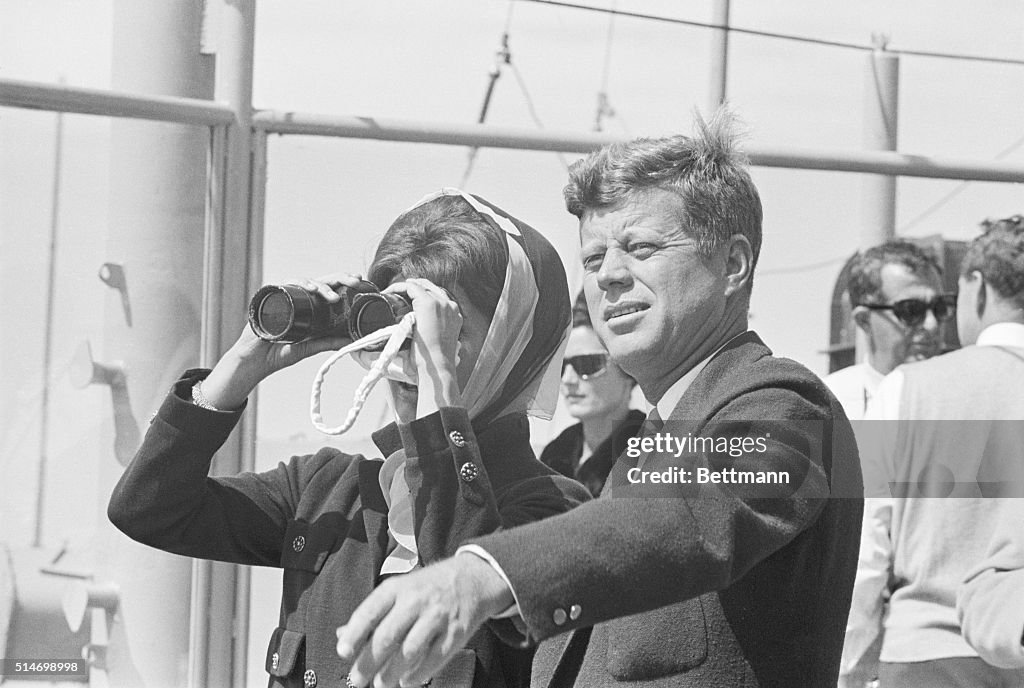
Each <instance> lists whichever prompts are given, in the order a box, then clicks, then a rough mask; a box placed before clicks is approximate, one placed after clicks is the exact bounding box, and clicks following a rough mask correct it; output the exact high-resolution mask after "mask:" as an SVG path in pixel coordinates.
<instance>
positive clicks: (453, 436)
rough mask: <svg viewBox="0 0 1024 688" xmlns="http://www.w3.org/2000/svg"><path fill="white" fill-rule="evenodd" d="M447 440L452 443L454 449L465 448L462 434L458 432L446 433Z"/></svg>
mask: <svg viewBox="0 0 1024 688" xmlns="http://www.w3.org/2000/svg"><path fill="white" fill-rule="evenodd" d="M448 438H449V439H450V440H451V441H452V444H454V445H455V446H456V447H465V446H466V438H465V437H463V436H462V433H461V432H459V431H458V430H452V431H451V432H449V433H448Z"/></svg>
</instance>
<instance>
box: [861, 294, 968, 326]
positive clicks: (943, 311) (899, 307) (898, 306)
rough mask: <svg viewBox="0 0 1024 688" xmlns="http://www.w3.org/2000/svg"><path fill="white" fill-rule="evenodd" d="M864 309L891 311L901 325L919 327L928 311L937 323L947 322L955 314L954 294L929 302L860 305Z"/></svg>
mask: <svg viewBox="0 0 1024 688" xmlns="http://www.w3.org/2000/svg"><path fill="white" fill-rule="evenodd" d="M861 305H862V306H864V307H865V308H870V309H871V310H873V311H892V314H893V315H895V316H896V317H897V318H898V319H899V321H900V322H901V323H903V324H904V325H906V326H907V327H920V326H921V324H922V323H924V319H925V318H926V317H928V311H929V310H931V312H932V313H934V314H935V319H936V320H938V321H939V322H943V321H946V320H949V319H950V318H952V317H953V316H954V315H955V314H956V294H943V295H941V296H936V297H935V298H934V299H932V300H931V301H924V300H923V299H902V300H900V301H897V302H896V303H891V304H887V305H886V304H880V303H862V304H861Z"/></svg>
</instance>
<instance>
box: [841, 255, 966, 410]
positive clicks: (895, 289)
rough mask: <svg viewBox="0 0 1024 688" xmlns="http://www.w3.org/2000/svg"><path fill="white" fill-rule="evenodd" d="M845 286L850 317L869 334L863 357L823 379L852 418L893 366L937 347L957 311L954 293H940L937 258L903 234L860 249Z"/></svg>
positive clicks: (929, 354)
mask: <svg viewBox="0 0 1024 688" xmlns="http://www.w3.org/2000/svg"><path fill="white" fill-rule="evenodd" d="M847 290H848V292H849V295H850V305H851V306H852V307H853V320H854V322H855V323H856V324H857V328H858V329H860V330H861V332H863V333H864V335H865V337H866V339H867V358H866V360H865V361H864V362H863V363H859V364H857V365H853V366H850V367H848V368H843V369H842V370H837V371H836V372H834V373H832V374H831V375H829V376H828V377H826V378H825V384H826V385H828V386H829V389H831V390H832V392H833V393H834V394H835V395H836V397H837V398H838V399H839V402H840V403H841V404H842V405H843V409H844V410H845V411H846V415H847V416H848V417H849V418H850V420H860V419H861V418H863V417H864V411H865V410H866V408H867V405H868V402H870V401H871V398H872V397H873V396H874V395H875V394H876V393H877V392H878V385H879V384H881V382H882V378H883V377H885V376H886V375H888V374H889V373H891V372H892V371H893V370H895V368H896V366H898V365H901V364H903V363H909V362H911V361H921V360H924V359H926V358H931V357H932V356H934V355H936V354H938V353H940V352H941V349H942V328H943V325H942V324H943V322H945V321H947V320H949V319H951V318H952V317H953V315H954V314H955V312H956V297H954V296H951V295H948V294H943V293H942V278H941V276H940V274H939V266H938V265H937V264H936V263H935V261H934V260H933V259H932V258H931V257H930V256H929V255H928V254H927V253H925V252H924V250H922V249H921V248H920V247H918V246H917V245H916V244H913V243H911V242H909V241H905V240H902V239H892V240H890V241H887V242H885V243H884V244H881V245H879V246H873V247H872V248H869V249H868V250H867V251H864V252H863V253H860V254H858V256H857V257H856V259H855V260H854V262H853V265H852V266H851V268H850V276H849V281H848V283H847Z"/></svg>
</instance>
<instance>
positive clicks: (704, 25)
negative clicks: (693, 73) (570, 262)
mask: <svg viewBox="0 0 1024 688" xmlns="http://www.w3.org/2000/svg"><path fill="white" fill-rule="evenodd" d="M516 1H517V2H533V3H536V4H539V5H550V6H552V7H565V8H568V9H574V10H584V11H588V12H599V13H605V14H614V15H618V16H622V17H631V18H633V19H647V20H651V21H659V22H663V23H666V24H678V25H681V26H692V27H695V28H701V29H718V30H720V31H728V32H731V33H740V34H746V35H748V36H759V37H761V38H775V39H778V40H786V41H795V42H797V43H809V44H812V45H823V46H829V47H833V48H847V49H851V50H875V46H873V45H866V44H862V43H850V42H847V41H834V40H829V39H825V38H813V37H810V36H797V35H795V34H787V33H779V32H777V31H762V30H760V29H744V28H739V27H736V26H732V25H729V26H723V25H721V24H713V23H710V22H699V21H693V20H690V19H676V18H674V17H664V16H660V15H656V14H643V13H641V12H628V11H625V10H617V9H608V8H604V7H594V6H592V5H577V4H575V3H571V2H563V1H562V0H516ZM889 52H893V53H898V54H901V55H911V56H914V57H934V58H942V59H950V60H967V61H973V62H989V63H994V64H1008V65H1024V60H1022V59H1016V58H1011V57H988V56H985V55H970V54H965V53H945V52H936V51H930V50H900V49H889Z"/></svg>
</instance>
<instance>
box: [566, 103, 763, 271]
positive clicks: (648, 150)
mask: <svg viewBox="0 0 1024 688" xmlns="http://www.w3.org/2000/svg"><path fill="white" fill-rule="evenodd" d="M738 138H739V136H738V134H737V133H736V125H735V122H734V118H733V116H732V114H731V113H730V112H729V110H727V109H725V108H719V110H718V111H716V113H715V114H714V116H713V117H712V118H711V120H710V121H708V122H705V121H704V120H703V119H702V118H701V117H700V116H697V117H696V121H695V133H694V135H693V136H682V135H677V136H669V137H665V138H639V139H634V140H632V141H629V142H626V143H613V144H611V145H609V146H605V147H604V148H602V149H600V150H598V151H595V152H593V153H591V154H590V155H588V156H587V157H586V158H584V159H582V160H579V161H577V162H576V163H575V164H573V166H572V167H571V168H569V183H568V184H567V185H566V187H565V190H564V191H563V194H564V196H565V206H566V208H567V209H568V210H569V212H570V213H572V214H573V215H575V216H576V217H578V218H580V219H582V218H583V215H584V214H585V213H587V212H588V211H593V210H599V209H602V208H608V207H611V206H615V205H618V204H620V203H623V202H627V201H630V200H635V199H637V198H639V197H640V196H642V195H643V193H645V192H646V191H649V190H651V189H661V190H664V191H669V192H671V193H675V194H677V195H678V196H679V198H680V199H681V200H682V201H683V215H684V216H683V217H682V218H680V222H681V224H682V227H683V228H684V229H685V230H686V232H687V233H688V234H690V235H691V236H692V237H693V238H694V239H695V240H696V242H697V249H698V251H699V252H700V254H701V255H702V256H704V257H710V256H711V255H712V254H713V253H714V252H715V250H716V249H718V248H719V247H720V246H722V245H723V244H724V243H725V242H726V241H727V240H728V239H729V237H731V236H733V235H735V234H742V235H743V236H745V237H746V238H747V240H748V241H749V242H750V247H751V250H752V252H753V265H751V278H750V280H749V281H748V286H751V285H752V284H753V269H754V267H755V266H756V265H757V258H758V255H760V252H761V221H762V212H761V198H760V196H759V195H758V193H757V187H756V186H754V181H753V179H751V177H750V172H749V163H748V160H747V158H746V156H745V155H743V154H742V153H740V152H739V151H738V149H737V140H738Z"/></svg>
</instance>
